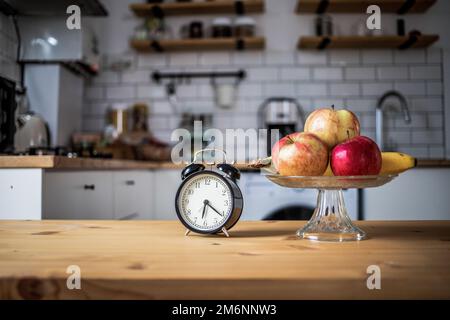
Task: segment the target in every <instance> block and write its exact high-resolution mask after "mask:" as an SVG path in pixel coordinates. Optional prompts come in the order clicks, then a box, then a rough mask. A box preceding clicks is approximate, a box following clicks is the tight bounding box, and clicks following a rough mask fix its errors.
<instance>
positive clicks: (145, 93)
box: [137, 84, 166, 99]
mask: <svg viewBox="0 0 450 320" xmlns="http://www.w3.org/2000/svg"><path fill="white" fill-rule="evenodd" d="M165 97H166V90H165V88H164V87H163V86H155V85H150V84H147V85H140V86H138V87H137V98H140V99H142V98H144V99H147V98H153V99H162V98H165Z"/></svg>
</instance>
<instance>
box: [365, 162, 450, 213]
mask: <svg viewBox="0 0 450 320" xmlns="http://www.w3.org/2000/svg"><path fill="white" fill-rule="evenodd" d="M449 190H450V169H448V168H447V169H445V168H427V169H422V168H416V169H414V170H409V171H407V172H405V173H402V174H400V175H399V176H398V177H397V178H396V179H394V180H393V181H392V182H390V183H388V184H386V185H384V186H382V187H379V188H374V189H365V190H364V192H363V208H364V219H366V220H450V210H449V208H450V197H449Z"/></svg>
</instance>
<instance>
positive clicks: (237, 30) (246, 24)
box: [234, 17, 256, 38]
mask: <svg viewBox="0 0 450 320" xmlns="http://www.w3.org/2000/svg"><path fill="white" fill-rule="evenodd" d="M255 24H256V23H255V20H254V19H253V18H251V17H238V18H236V20H235V22H234V36H235V37H238V38H244V37H254V36H255Z"/></svg>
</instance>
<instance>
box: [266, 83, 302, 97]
mask: <svg viewBox="0 0 450 320" xmlns="http://www.w3.org/2000/svg"><path fill="white" fill-rule="evenodd" d="M264 94H265V96H266V97H273V96H285V97H295V94H296V90H295V85H294V84H293V83H291V82H287V83H265V84H264Z"/></svg>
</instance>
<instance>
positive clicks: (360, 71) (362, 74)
mask: <svg viewBox="0 0 450 320" xmlns="http://www.w3.org/2000/svg"><path fill="white" fill-rule="evenodd" d="M345 79H346V80H375V68H372V67H347V68H345Z"/></svg>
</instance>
